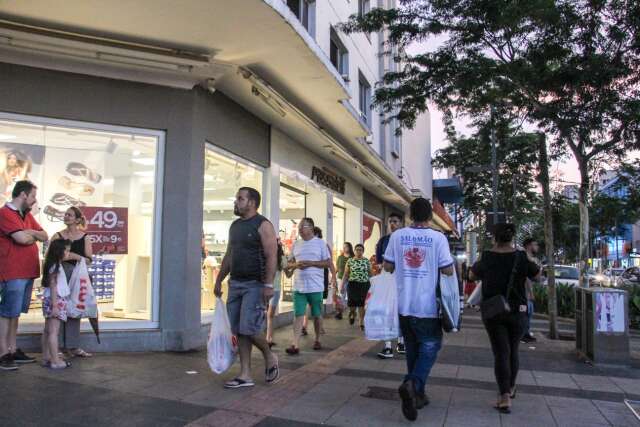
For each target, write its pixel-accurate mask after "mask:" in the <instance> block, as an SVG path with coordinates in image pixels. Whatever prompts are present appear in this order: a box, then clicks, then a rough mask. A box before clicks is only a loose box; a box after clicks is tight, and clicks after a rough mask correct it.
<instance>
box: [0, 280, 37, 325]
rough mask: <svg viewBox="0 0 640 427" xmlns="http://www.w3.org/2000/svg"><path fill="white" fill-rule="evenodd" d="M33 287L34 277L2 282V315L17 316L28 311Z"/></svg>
mask: <svg viewBox="0 0 640 427" xmlns="http://www.w3.org/2000/svg"><path fill="white" fill-rule="evenodd" d="M32 289H33V279H12V280H7V281H2V282H0V317H7V318H16V317H20V313H28V312H29V305H31V290H32Z"/></svg>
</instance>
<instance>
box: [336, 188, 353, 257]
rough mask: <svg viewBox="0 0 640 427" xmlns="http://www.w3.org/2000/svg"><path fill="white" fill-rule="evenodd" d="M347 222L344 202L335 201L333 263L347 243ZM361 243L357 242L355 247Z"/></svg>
mask: <svg viewBox="0 0 640 427" xmlns="http://www.w3.org/2000/svg"><path fill="white" fill-rule="evenodd" d="M346 221H347V210H346V209H345V207H344V204H343V202H342V201H340V200H337V199H334V204H333V245H332V248H331V249H332V252H333V261H334V262H336V261H337V259H338V255H340V251H341V250H342V245H344V242H346V241H347V239H346V236H345V224H346ZM356 243H359V242H355V243H354V245H355V244H356Z"/></svg>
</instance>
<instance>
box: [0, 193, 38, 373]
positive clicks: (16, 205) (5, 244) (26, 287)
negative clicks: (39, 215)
mask: <svg viewBox="0 0 640 427" xmlns="http://www.w3.org/2000/svg"><path fill="white" fill-rule="evenodd" d="M36 192H37V187H36V186H35V185H34V184H33V183H32V182H31V181H18V182H16V185H15V187H14V188H13V192H12V194H11V197H13V200H11V202H8V203H7V204H5V205H4V206H3V207H2V208H0V355H1V356H0V370H15V369H18V366H17V363H32V362H34V361H35V359H34V358H32V357H29V356H27V355H26V354H24V352H23V351H22V350H20V349H19V348H17V346H16V335H17V333H18V319H19V318H20V313H27V312H28V311H29V305H30V304H31V290H32V288H33V280H34V279H35V278H37V277H40V259H39V257H38V245H36V242H44V241H46V240H47V239H48V238H49V236H48V235H47V232H46V231H44V230H43V229H42V227H40V224H38V222H37V221H36V220H35V219H34V218H33V215H31V212H30V211H31V208H32V207H33V205H34V204H35V203H36Z"/></svg>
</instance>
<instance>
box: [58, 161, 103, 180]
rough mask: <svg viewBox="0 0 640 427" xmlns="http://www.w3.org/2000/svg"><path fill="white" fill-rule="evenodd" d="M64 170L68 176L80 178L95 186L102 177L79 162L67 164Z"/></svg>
mask: <svg viewBox="0 0 640 427" xmlns="http://www.w3.org/2000/svg"><path fill="white" fill-rule="evenodd" d="M66 170H67V173H69V174H70V175H73V176H81V177H83V178H85V179H86V180H87V181H89V182H92V183H94V184H97V183H99V182H100V181H101V180H102V175H100V174H99V173H97V172H96V171H94V170H93V169H90V168H88V167H86V166H85V165H83V164H82V163H79V162H70V163H68V164H67V168H66Z"/></svg>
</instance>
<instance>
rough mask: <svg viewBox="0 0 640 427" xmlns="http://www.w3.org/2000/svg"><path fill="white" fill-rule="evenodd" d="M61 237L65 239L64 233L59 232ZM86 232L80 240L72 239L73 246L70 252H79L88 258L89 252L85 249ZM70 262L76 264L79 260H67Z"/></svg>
mask: <svg viewBox="0 0 640 427" xmlns="http://www.w3.org/2000/svg"><path fill="white" fill-rule="evenodd" d="M57 234H58V236H59V238H60V239H64V237H62V234H60V233H57ZM86 236H87V235H86V234H83V235H82V237H80V238H79V239H78V240H71V247H70V248H69V252H72V253H74V254H78V255H80V256H82V257H85V258H87V254H86V252H85V250H84V238H85V237H86ZM66 262H68V263H70V264H73V265H76V262H77V261H74V260H69V261H66Z"/></svg>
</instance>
